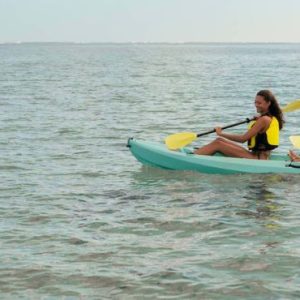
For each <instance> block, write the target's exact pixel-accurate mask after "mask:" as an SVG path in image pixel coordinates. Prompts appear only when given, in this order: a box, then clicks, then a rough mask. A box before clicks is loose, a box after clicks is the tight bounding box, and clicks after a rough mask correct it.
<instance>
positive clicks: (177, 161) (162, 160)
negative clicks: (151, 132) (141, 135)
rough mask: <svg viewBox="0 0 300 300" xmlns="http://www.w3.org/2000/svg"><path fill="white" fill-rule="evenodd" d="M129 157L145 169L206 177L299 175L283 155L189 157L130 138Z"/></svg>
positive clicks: (295, 165)
mask: <svg viewBox="0 0 300 300" xmlns="http://www.w3.org/2000/svg"><path fill="white" fill-rule="evenodd" d="M127 146H128V147H129V149H130V151H131V153H132V154H133V156H134V157H135V158H136V159H137V160H138V161H140V162H141V163H143V164H145V165H150V166H153V167H159V168H163V169H169V170H187V171H188V170H189V171H197V172H201V173H207V174H242V173H248V174H249V173H253V174H262V173H276V174H286V173H288V174H300V163H295V162H293V163H292V162H291V161H290V160H289V157H288V156H287V155H280V154H271V157H270V159H269V160H259V159H247V158H234V157H226V156H223V155H221V154H216V155H213V156H208V155H197V154H193V149H192V148H188V147H184V148H182V149H180V150H179V151H173V150H169V149H168V148H167V147H166V146H165V144H163V143H156V142H149V141H143V140H137V139H134V138H130V139H129V140H128V142H127Z"/></svg>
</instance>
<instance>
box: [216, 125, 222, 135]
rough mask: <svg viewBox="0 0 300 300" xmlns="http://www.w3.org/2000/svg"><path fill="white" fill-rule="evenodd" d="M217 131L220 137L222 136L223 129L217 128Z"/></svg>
mask: <svg viewBox="0 0 300 300" xmlns="http://www.w3.org/2000/svg"><path fill="white" fill-rule="evenodd" d="M215 131H216V134H217V135H218V136H222V128H221V127H216V128H215Z"/></svg>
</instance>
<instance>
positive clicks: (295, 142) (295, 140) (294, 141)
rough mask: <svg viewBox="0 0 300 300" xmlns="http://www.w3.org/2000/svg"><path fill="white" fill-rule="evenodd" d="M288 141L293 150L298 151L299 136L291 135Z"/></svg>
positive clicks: (299, 146) (299, 147)
mask: <svg viewBox="0 0 300 300" xmlns="http://www.w3.org/2000/svg"><path fill="white" fill-rule="evenodd" d="M290 141H291V143H292V144H293V146H294V147H295V148H298V149H300V136H299V135H291V136H290Z"/></svg>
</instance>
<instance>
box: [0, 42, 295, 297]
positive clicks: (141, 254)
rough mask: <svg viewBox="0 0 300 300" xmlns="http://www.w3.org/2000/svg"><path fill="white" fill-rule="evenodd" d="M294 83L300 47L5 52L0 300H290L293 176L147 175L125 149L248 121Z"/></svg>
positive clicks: (12, 48) (290, 96)
mask: <svg viewBox="0 0 300 300" xmlns="http://www.w3.org/2000/svg"><path fill="white" fill-rule="evenodd" d="M299 78H300V44H2V45H0V120H1V127H0V132H1V134H0V145H1V147H0V153H1V155H0V183H1V185H0V197H1V199H0V258H1V264H0V297H1V299H230V300H231V299H298V298H299V295H300V271H299V270H300V250H299V249H300V239H299V235H300V226H299V224H300V223H299V218H300V196H299V193H300V186H299V180H300V177H299V176H297V175H295V176H291V175H280V174H277V175H230V176H220V175H205V174H198V173H193V172H177V171H167V170H161V169H155V168H150V167H145V166H142V165H141V164H140V163H139V162H137V161H136V160H135V159H134V157H132V156H131V154H130V152H129V151H128V149H127V148H126V142H127V139H128V138H129V137H132V136H134V137H136V138H142V139H149V140H153V141H162V140H163V138H165V137H166V136H167V135H169V134H171V133H175V132H180V131H185V130H187V131H194V132H201V131H206V130H209V129H211V128H213V127H215V126H216V125H226V124H231V123H235V122H237V121H240V120H243V119H244V118H246V117H251V116H253V114H254V113H255V109H254V105H253V102H254V97H255V94H256V92H257V91H258V90H260V89H271V90H272V91H273V92H274V93H275V95H276V96H277V97H278V99H279V102H280V104H281V105H286V104H288V103H289V102H291V101H293V100H295V99H297V98H300V85H299ZM299 116H300V111H298V112H297V111H296V112H291V113H288V114H286V124H285V128H284V129H283V131H282V134H281V146H280V148H279V149H278V150H276V151H277V152H280V153H287V151H288V149H290V148H291V147H292V146H291V144H290V142H289V139H288V137H289V136H290V135H297V134H300V124H299V122H298V120H299ZM243 130H245V127H243V126H240V127H237V128H234V129H232V130H231V132H240V131H243ZM213 138H214V135H210V136H206V137H202V138H201V139H199V140H198V141H197V143H196V144H198V145H202V144H204V143H206V142H208V141H210V140H211V139H213Z"/></svg>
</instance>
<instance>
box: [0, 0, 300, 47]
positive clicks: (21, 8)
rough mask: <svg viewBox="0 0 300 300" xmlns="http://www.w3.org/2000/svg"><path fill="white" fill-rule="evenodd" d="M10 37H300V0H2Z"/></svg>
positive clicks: (3, 31) (3, 26) (1, 25)
mask: <svg viewBox="0 0 300 300" xmlns="http://www.w3.org/2000/svg"><path fill="white" fill-rule="evenodd" d="M5 42H86V43H88V42H116V43H117V42H121V43H125V42H169V43H172V42H175V43H177V42H300V0H0V43H5Z"/></svg>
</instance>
